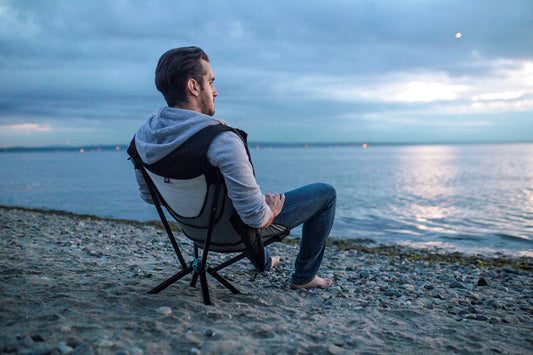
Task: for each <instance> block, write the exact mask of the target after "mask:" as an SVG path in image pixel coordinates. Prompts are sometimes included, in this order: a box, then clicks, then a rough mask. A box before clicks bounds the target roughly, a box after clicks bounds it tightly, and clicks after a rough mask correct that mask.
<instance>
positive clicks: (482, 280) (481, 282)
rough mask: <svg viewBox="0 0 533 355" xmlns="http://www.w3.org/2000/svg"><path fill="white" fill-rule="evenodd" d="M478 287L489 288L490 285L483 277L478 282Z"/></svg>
mask: <svg viewBox="0 0 533 355" xmlns="http://www.w3.org/2000/svg"><path fill="white" fill-rule="evenodd" d="M477 285H478V286H488V285H489V283H488V282H487V280H485V279H484V278H483V277H480V278H479V280H477Z"/></svg>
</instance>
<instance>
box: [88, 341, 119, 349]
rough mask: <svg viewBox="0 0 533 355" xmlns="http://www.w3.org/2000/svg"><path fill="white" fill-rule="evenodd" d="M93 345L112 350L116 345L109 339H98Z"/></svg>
mask: <svg viewBox="0 0 533 355" xmlns="http://www.w3.org/2000/svg"><path fill="white" fill-rule="evenodd" d="M93 345H94V346H95V347H97V348H110V347H112V346H113V345H115V344H114V343H113V342H112V341H111V340H108V339H98V340H96V341H95V342H94V343H93Z"/></svg>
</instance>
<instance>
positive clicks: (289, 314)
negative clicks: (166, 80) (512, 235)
mask: <svg viewBox="0 0 533 355" xmlns="http://www.w3.org/2000/svg"><path fill="white" fill-rule="evenodd" d="M0 228H1V229H0V231H1V238H0V245H1V246H2V247H1V248H0V253H1V254H2V255H1V257H0V300H1V303H0V324H1V331H0V352H2V351H3V352H6V353H7V352H12V353H30V352H33V353H51V352H53V351H55V353H61V354H70V353H72V354H85V353H96V354H118V353H121V354H165V353H191V354H199V353H201V354H215V353H237V352H238V353H265V354H274V353H288V354H311V353H313V354H314V353H325V354H345V353H346V354H351V353H391V354H392V353H399V352H400V353H401V352H406V353H413V352H421V351H424V352H428V353H444V352H460V353H493V352H494V353H498V352H503V353H511V354H521V353H528V352H531V351H532V350H533V334H532V332H531V331H532V330H533V280H532V279H533V278H532V277H531V273H532V265H533V258H528V257H512V256H509V257H507V256H502V257H494V258H490V257H482V256H475V257H469V256H465V255H461V254H460V253H438V252H434V251H427V250H420V249H411V248H408V247H402V246H380V245H377V246H373V245H368V243H366V242H365V241H348V242H347V241H346V240H344V241H342V242H337V241H333V242H332V243H331V244H330V246H329V247H328V249H327V250H326V255H325V257H324V262H323V265H322V267H321V269H320V272H319V275H320V276H325V277H331V278H333V280H334V284H333V287H331V288H329V289H327V290H301V291H293V290H290V287H289V281H290V275H291V273H292V270H293V264H292V263H293V262H294V257H295V255H296V253H297V250H298V246H297V245H296V244H297V243H298V240H295V239H288V240H286V241H284V242H283V243H276V244H274V245H272V246H271V247H270V249H271V252H272V254H273V255H280V256H281V258H282V261H281V262H280V264H278V266H277V267H276V268H275V269H274V270H272V271H271V272H269V273H260V274H256V273H255V272H254V270H253V269H252V267H251V266H250V264H249V263H248V262H246V261H242V262H238V263H236V264H235V265H233V266H231V267H229V268H227V269H224V271H223V274H224V275H225V276H226V277H227V278H228V279H229V280H230V281H231V282H232V283H234V284H235V286H236V287H237V288H238V289H240V290H241V291H242V292H243V294H241V295H233V294H231V293H230V292H229V291H227V290H226V289H225V288H223V287H221V286H219V285H218V284H217V283H216V281H215V280H214V279H212V278H209V280H208V282H209V285H210V291H211V293H212V298H213V302H214V304H215V305H214V306H205V305H204V304H203V302H202V298H201V292H200V290H199V287H197V288H191V287H189V286H188V281H189V279H188V278H186V279H185V280H180V281H179V282H177V283H176V284H174V285H172V286H171V287H169V288H168V289H167V290H164V291H163V292H161V293H160V294H157V295H148V294H147V291H148V290H149V289H150V288H151V287H153V286H155V285H156V284H158V283H159V282H160V281H162V280H163V279H165V278H167V277H169V276H170V275H172V274H173V273H174V272H176V271H177V270H176V260H175V256H174V255H173V252H172V250H171V247H170V246H169V244H170V243H168V242H167V237H166V236H165V234H164V232H163V231H162V230H161V229H159V228H158V227H157V226H154V225H150V224H145V223H142V222H137V221H124V220H113V219H106V218H101V217H95V216H88V215H81V216H80V215H76V214H74V213H69V212H60V211H59V212H58V211H43V210H35V209H27V208H18V207H4V206H1V207H0ZM178 239H179V243H180V247H183V248H182V251H183V253H184V255H185V256H186V259H187V260H190V257H189V254H188V250H187V246H190V243H189V242H188V241H187V240H184V238H178ZM211 257H213V260H218V259H221V258H224V256H223V255H222V256H221V255H217V254H214V253H212V254H211V256H210V258H211Z"/></svg>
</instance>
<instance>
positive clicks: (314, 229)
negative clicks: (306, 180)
mask: <svg viewBox="0 0 533 355" xmlns="http://www.w3.org/2000/svg"><path fill="white" fill-rule="evenodd" d="M335 203H336V192H335V189H334V188H333V187H332V186H330V185H327V184H320V183H319V184H311V185H307V186H303V187H300V188H298V189H296V190H292V191H289V192H286V193H285V203H284V205H283V209H282V210H281V213H280V214H279V215H278V216H277V217H276V218H275V219H274V223H278V224H283V225H286V226H288V227H289V228H290V229H292V228H294V227H296V226H299V225H300V224H302V223H303V227H302V241H301V243H300V252H299V253H298V256H297V257H296V262H295V263H294V274H293V275H292V283H293V284H295V285H304V284H306V283H308V282H310V281H311V280H313V279H314V278H315V276H316V274H317V272H318V268H319V267H320V264H321V263H322V258H323V257H324V251H325V249H326V243H327V239H328V236H329V232H330V230H331V226H332V225H333V219H334V218H335ZM271 263H272V260H271V257H270V253H269V252H268V250H267V249H266V248H265V264H266V270H268V269H270V267H271V265H272V264H271Z"/></svg>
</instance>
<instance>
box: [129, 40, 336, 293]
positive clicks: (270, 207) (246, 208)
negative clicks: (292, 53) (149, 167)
mask: <svg viewBox="0 0 533 355" xmlns="http://www.w3.org/2000/svg"><path fill="white" fill-rule="evenodd" d="M214 81H215V77H214V75H213V71H212V69H211V65H210V63H209V58H208V57H207V55H206V54H205V52H204V51H203V50H201V49H200V48H197V47H183V48H176V49H171V50H169V51H167V52H166V53H164V54H163V55H162V56H161V58H160V59H159V63H158V65H157V68H156V75H155V82H156V87H157V89H158V90H159V91H160V92H161V93H162V94H163V96H164V98H165V100H166V102H167V104H168V106H165V107H163V108H162V109H160V110H159V112H158V113H157V114H153V115H151V116H150V117H149V118H148V120H147V121H146V122H145V123H144V124H143V125H142V126H141V128H140V129H139V130H138V132H137V133H136V135H135V147H136V149H137V152H138V154H139V156H140V157H141V159H142V160H143V162H144V163H145V164H154V163H156V162H160V161H165V160H164V159H167V160H168V158H169V156H171V154H172V152H174V151H176V150H177V149H178V148H180V147H182V148H183V146H184V145H185V144H186V142H187V141H188V140H189V139H191V138H192V137H195V138H194V139H198V137H199V135H200V136H201V133H202V132H204V131H206V128H208V127H210V126H212V125H226V123H225V122H224V121H221V120H219V119H216V118H213V115H214V114H215V98H216V97H217V96H218V93H217V91H216V89H215V86H214ZM209 139H212V140H210V141H209V142H208V143H209V145H208V147H209V148H208V150H207V158H208V161H209V164H211V165H212V166H214V167H216V168H218V169H219V170H220V172H221V173H222V175H223V177H224V182H225V184H226V186H227V189H228V196H229V197H230V199H231V200H232V202H233V205H234V207H235V210H236V211H237V213H238V214H239V216H240V217H241V219H242V220H243V222H244V223H246V224H247V225H248V226H250V227H252V228H263V227H267V226H268V225H270V224H271V223H273V222H275V223H279V224H283V225H286V226H289V228H294V227H296V226H298V225H300V224H302V223H303V230H302V242H301V245H300V252H299V254H298V256H297V257H296V262H295V272H294V274H293V276H292V282H291V288H293V289H299V288H316V287H322V288H324V287H329V286H330V285H331V284H332V280H329V279H324V278H321V277H319V276H317V272H318V268H319V267H320V264H321V262H322V258H323V255H324V250H325V247H326V242H327V238H328V235H329V232H330V229H331V226H332V224H333V219H334V216H335V201H336V193H335V190H334V189H333V187H331V186H329V185H326V184H313V185H308V186H305V187H302V188H299V189H296V190H293V191H290V192H287V193H285V194H277V193H267V194H266V195H263V194H262V193H261V190H260V188H259V186H258V185H257V182H256V180H255V176H254V172H253V167H252V164H251V162H250V159H249V157H248V149H247V146H246V141H245V139H243V137H242V136H241V135H240V134H239V132H237V131H236V130H233V129H232V130H226V131H223V132H221V133H217V135H216V136H215V137H214V138H209ZM136 173H137V181H138V182H139V188H140V191H141V196H142V197H143V199H144V200H145V201H147V202H149V203H151V197H150V194H149V192H148V189H147V187H146V185H145V183H144V180H143V179H142V176H141V175H140V172H138V171H136ZM279 260H280V258H279V257H271V256H270V254H269V253H268V250H266V249H265V264H264V265H265V266H266V269H267V270H268V269H270V268H271V267H274V266H275V265H276V264H277V263H278V262H279Z"/></svg>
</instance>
